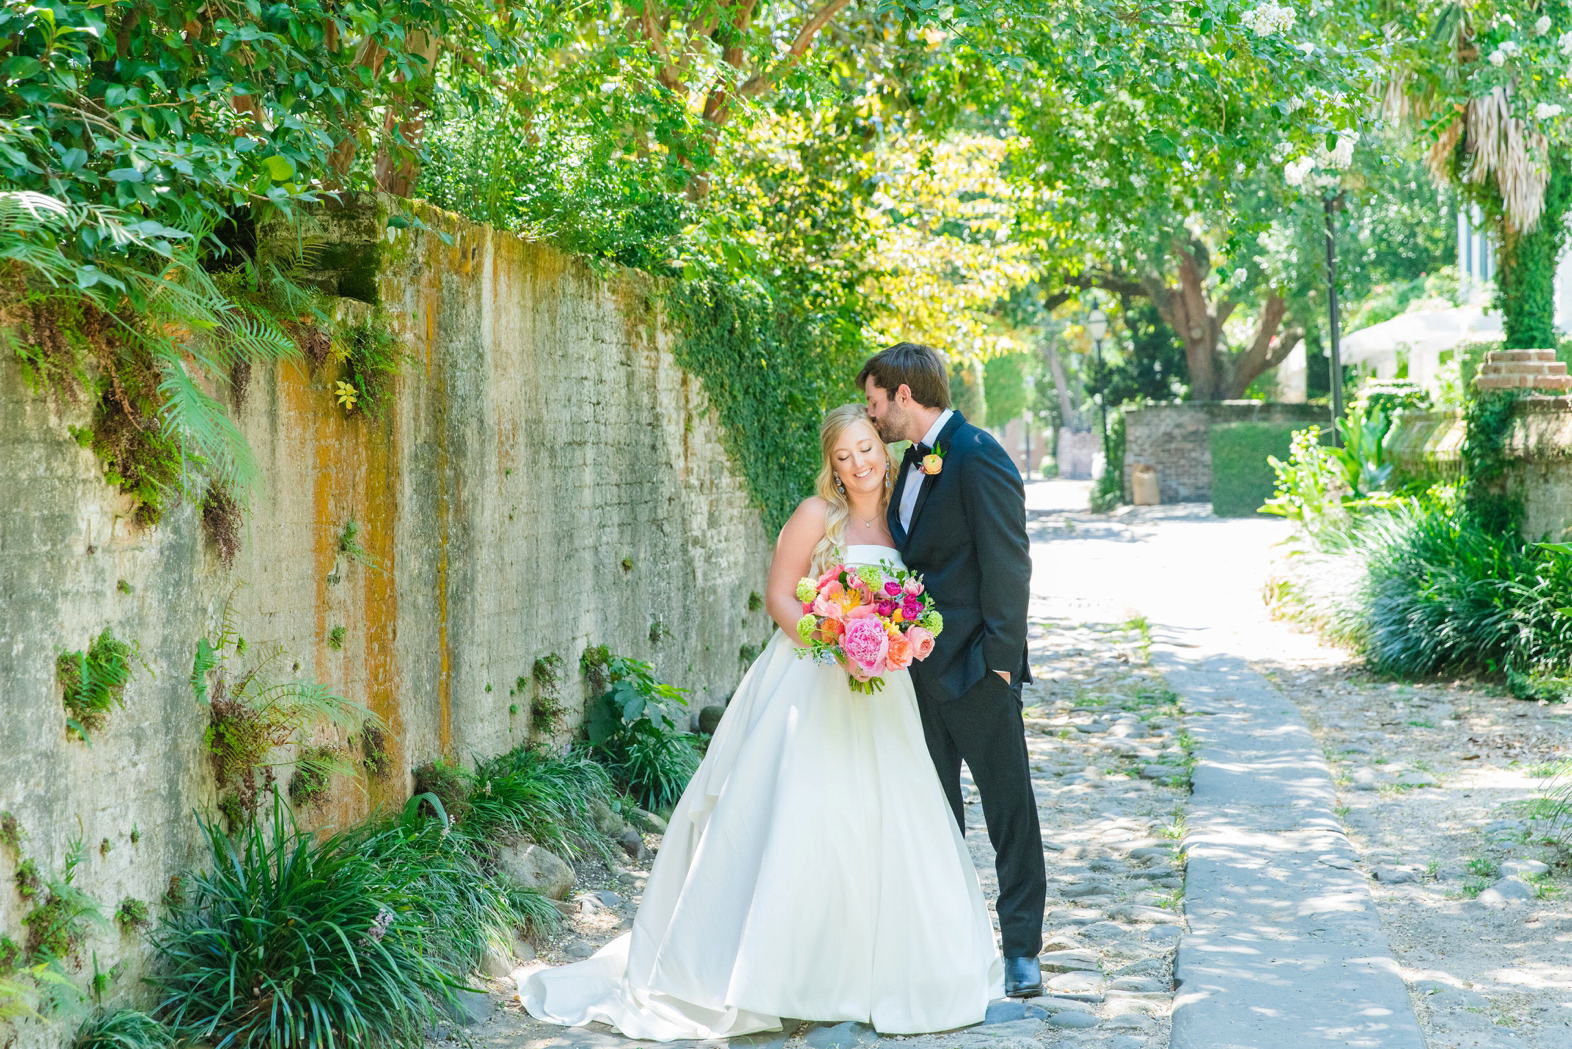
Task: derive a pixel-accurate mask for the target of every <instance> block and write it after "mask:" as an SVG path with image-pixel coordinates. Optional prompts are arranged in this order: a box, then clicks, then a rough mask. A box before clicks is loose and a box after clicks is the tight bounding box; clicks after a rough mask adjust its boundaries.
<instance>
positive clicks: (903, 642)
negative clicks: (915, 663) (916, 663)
mask: <svg viewBox="0 0 1572 1049" xmlns="http://www.w3.org/2000/svg"><path fill="white" fill-rule="evenodd" d="M885 658H886V659H888V660H889V661H890V666H892V667H894V668H895V669H896V670H905V669H906V668H907V667H909V666H911V665H912V643H911V639H910V638H908V637H907V636H906V635H905V634H897V635H895V636H894V637H892V638H891V639H890V650H889V652H887V653H885Z"/></svg>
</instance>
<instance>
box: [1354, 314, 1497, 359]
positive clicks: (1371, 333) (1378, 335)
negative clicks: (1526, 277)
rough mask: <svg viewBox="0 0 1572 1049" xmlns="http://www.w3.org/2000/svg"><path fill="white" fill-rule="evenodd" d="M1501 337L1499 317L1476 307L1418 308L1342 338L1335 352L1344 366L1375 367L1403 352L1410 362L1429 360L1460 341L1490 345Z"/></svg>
mask: <svg viewBox="0 0 1572 1049" xmlns="http://www.w3.org/2000/svg"><path fill="white" fill-rule="evenodd" d="M1499 338H1501V316H1500V314H1487V313H1485V311H1484V309H1483V308H1481V307H1479V306H1447V307H1439V308H1438V307H1432V308H1429V309H1418V310H1414V311H1413V312H1411V313H1405V314H1402V315H1401V316H1398V317H1393V318H1392V319H1391V320H1389V321H1382V322H1381V323H1380V324H1372V325H1370V327H1368V328H1361V329H1359V330H1358V331H1356V332H1353V333H1352V334H1349V335H1345V336H1343V338H1342V340H1341V343H1340V346H1339V349H1340V350H1341V351H1342V358H1343V363H1344V364H1375V363H1377V362H1378V361H1383V360H1386V359H1395V358H1396V356H1397V352H1398V350H1406V351H1407V352H1408V354H1409V356H1410V359H1412V358H1413V357H1417V356H1420V355H1423V356H1426V357H1433V356H1435V355H1437V354H1439V353H1440V352H1441V351H1442V350H1450V349H1452V348H1454V347H1456V346H1457V345H1459V344H1460V343H1464V342H1494V341H1495V340H1497V339H1499Z"/></svg>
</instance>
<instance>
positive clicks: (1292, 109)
mask: <svg viewBox="0 0 1572 1049" xmlns="http://www.w3.org/2000/svg"><path fill="white" fill-rule="evenodd" d="M1283 108H1284V109H1286V110H1288V112H1289V113H1297V112H1299V111H1300V110H1301V109H1303V108H1305V100H1304V99H1302V98H1300V97H1299V96H1298V95H1295V96H1294V97H1293V98H1290V99H1289V100H1288V101H1287V102H1284V103H1283Z"/></svg>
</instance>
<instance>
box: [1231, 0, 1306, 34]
mask: <svg viewBox="0 0 1572 1049" xmlns="http://www.w3.org/2000/svg"><path fill="white" fill-rule="evenodd" d="M1239 20H1240V21H1241V22H1243V23H1244V26H1245V28H1246V29H1248V30H1250V31H1251V32H1253V33H1254V34H1255V35H1256V36H1271V35H1272V34H1273V33H1281V32H1286V31H1287V30H1289V29H1292V28H1293V26H1294V9H1293V8H1291V7H1289V6H1288V5H1286V4H1279V3H1277V2H1276V0H1266V3H1264V4H1261V5H1260V6H1259V7H1256V8H1254V9H1253V10H1250V11H1246V12H1245V13H1244V14H1243V15H1241V16H1240V17H1239Z"/></svg>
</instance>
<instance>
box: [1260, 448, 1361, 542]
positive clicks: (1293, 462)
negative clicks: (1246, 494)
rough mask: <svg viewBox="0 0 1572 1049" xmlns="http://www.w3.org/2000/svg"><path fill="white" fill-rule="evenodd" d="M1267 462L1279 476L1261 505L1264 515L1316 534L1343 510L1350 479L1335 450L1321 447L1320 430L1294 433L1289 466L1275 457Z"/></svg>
mask: <svg viewBox="0 0 1572 1049" xmlns="http://www.w3.org/2000/svg"><path fill="white" fill-rule="evenodd" d="M1266 461H1267V462H1268V463H1270V464H1271V467H1272V470H1273V472H1275V473H1276V474H1277V487H1276V489H1275V491H1274V492H1273V494H1272V498H1270V499H1268V500H1267V501H1266V502H1265V503H1263V504H1262V505H1261V507H1260V512H1261V513H1263V514H1276V515H1277V516H1279V517H1286V518H1288V519H1289V520H1290V521H1293V522H1294V523H1295V524H1297V525H1299V526H1301V527H1302V528H1305V529H1306V530H1308V531H1310V532H1316V531H1319V529H1320V527H1321V524H1322V522H1323V521H1324V520H1326V518H1327V516H1328V515H1329V514H1331V513H1333V512H1334V511H1336V510H1339V509H1340V508H1341V507H1342V498H1341V497H1342V495H1343V494H1344V493H1345V491H1346V489H1345V487H1344V485H1345V482H1346V480H1347V477H1346V475H1345V474H1344V472H1343V469H1342V464H1341V463H1340V462H1339V461H1338V460H1337V458H1336V456H1334V455H1333V454H1332V449H1331V448H1329V447H1328V446H1326V445H1324V444H1322V443H1321V428H1320V427H1319V426H1308V427H1306V428H1305V429H1303V430H1295V431H1294V432H1293V436H1292V437H1291V438H1290V440H1289V452H1288V460H1287V461H1286V462H1285V461H1283V460H1282V459H1279V458H1277V457H1276V456H1275V455H1269V456H1267V460H1266Z"/></svg>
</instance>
